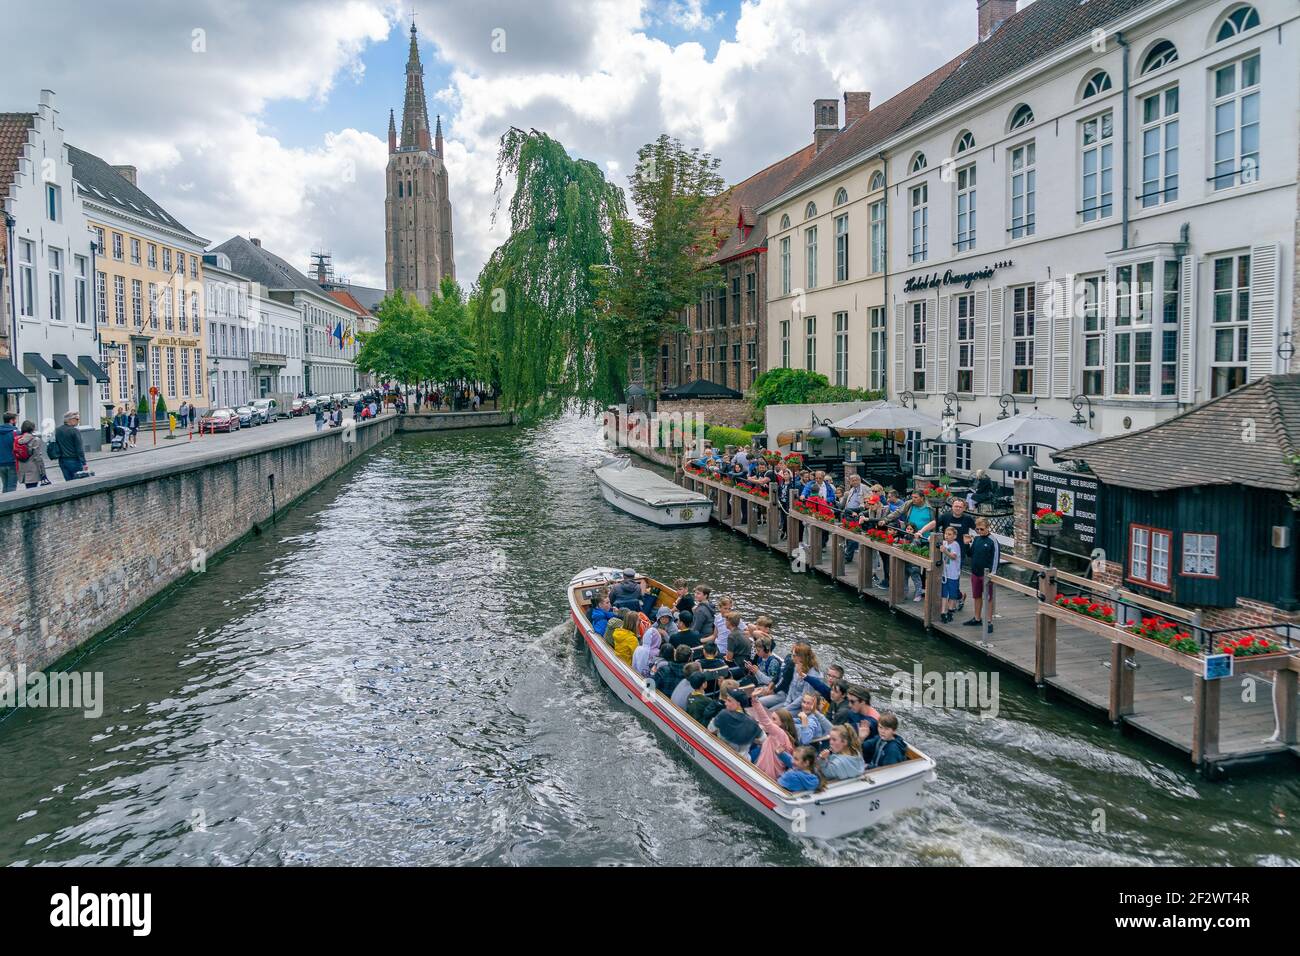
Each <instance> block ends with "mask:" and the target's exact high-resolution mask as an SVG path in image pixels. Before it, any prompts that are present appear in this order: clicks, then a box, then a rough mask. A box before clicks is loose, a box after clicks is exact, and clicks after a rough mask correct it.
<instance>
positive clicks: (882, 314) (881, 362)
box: [867, 305, 889, 390]
mask: <svg viewBox="0 0 1300 956" xmlns="http://www.w3.org/2000/svg"><path fill="white" fill-rule="evenodd" d="M877 320H879V321H877ZM867 322H868V328H869V329H870V334H871V339H870V343H869V346H868V348H869V349H870V355H871V368H870V370H869V371H868V372H867V380H868V383H869V384H870V386H871V388H872V389H876V390H883V389H884V387H885V363H886V362H888V361H889V320H888V315H887V313H886V310H885V307H884V306H883V305H873V306H871V307H869V308H868V310H867Z"/></svg>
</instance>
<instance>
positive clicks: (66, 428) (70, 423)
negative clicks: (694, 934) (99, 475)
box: [50, 412, 86, 481]
mask: <svg viewBox="0 0 1300 956" xmlns="http://www.w3.org/2000/svg"><path fill="white" fill-rule="evenodd" d="M80 424H81V415H80V414H79V413H77V412H68V413H67V414H66V415H64V416H63V424H62V425H60V426H59V427H58V428H56V429H54V441H52V442H51V443H50V449H51V450H52V451H53V452H54V456H55V457H57V458H58V459H59V471H61V472H63V480H64V481H72V480H74V479H75V478H77V477H78V473H79V472H83V471H85V470H86V448H85V446H84V445H83V444H82V442H81V430H80V429H79V428H77V426H78V425H80Z"/></svg>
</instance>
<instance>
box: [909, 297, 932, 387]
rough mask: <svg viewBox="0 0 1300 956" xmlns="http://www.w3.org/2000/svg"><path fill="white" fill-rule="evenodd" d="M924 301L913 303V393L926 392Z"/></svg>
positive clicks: (925, 303) (925, 304)
mask: <svg viewBox="0 0 1300 956" xmlns="http://www.w3.org/2000/svg"><path fill="white" fill-rule="evenodd" d="M928 305H929V303H928V302H926V301H925V300H924V299H922V300H921V301H920V302H913V303H912V391H914V392H924V391H925V347H926V330H925V319H926V307H927V306H928Z"/></svg>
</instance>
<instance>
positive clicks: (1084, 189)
mask: <svg viewBox="0 0 1300 956" xmlns="http://www.w3.org/2000/svg"><path fill="white" fill-rule="evenodd" d="M1107 123H1109V125H1110V131H1109V132H1107V130H1106V127H1107ZM1089 127H1095V135H1096V138H1095V139H1094V140H1093V141H1092V142H1091V143H1090V142H1088V130H1089ZM1078 129H1079V140H1078V149H1079V216H1080V217H1081V220H1082V221H1083V222H1084V223H1092V222H1101V221H1102V220H1104V219H1109V218H1110V217H1111V216H1112V215H1113V214H1114V212H1115V111H1114V110H1112V109H1105V110H1102V111H1101V112H1100V113H1097V114H1096V115H1094V116H1089V117H1087V118H1085V119H1082V120H1080V121H1079V126H1078ZM1089 161H1094V162H1095V164H1096V165H1095V166H1094V168H1093V170H1092V171H1091V172H1089V170H1088V163H1089ZM1090 177H1091V178H1092V179H1093V180H1094V183H1093V189H1092V192H1091V193H1090V192H1089V189H1088V180H1089V178H1090ZM1108 181H1109V189H1107V182H1108Z"/></svg>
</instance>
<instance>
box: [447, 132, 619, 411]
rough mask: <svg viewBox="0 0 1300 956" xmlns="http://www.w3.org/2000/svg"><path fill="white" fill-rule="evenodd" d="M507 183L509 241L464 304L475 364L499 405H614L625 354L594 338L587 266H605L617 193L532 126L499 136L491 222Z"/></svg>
mask: <svg viewBox="0 0 1300 956" xmlns="http://www.w3.org/2000/svg"><path fill="white" fill-rule="evenodd" d="M507 177H510V178H513V180H514V193H513V195H512V196H511V199H510V207H509V212H510V238H509V239H507V240H506V242H505V243H504V244H503V245H501V246H500V247H498V248H497V250H496V251H495V252H493V253H492V255H491V256H490V257H489V258H488V261H487V263H486V264H485V265H484V267H483V271H482V272H481V273H480V275H479V278H478V282H477V288H476V289H475V291H474V294H473V296H472V297H471V299H470V302H471V303H472V307H473V308H472V313H471V315H472V326H473V338H474V346H475V349H476V351H477V352H478V367H479V368H480V369H483V368H489V369H491V370H493V371H496V372H498V373H499V384H500V387H501V403H502V406H503V407H506V408H514V409H522V410H526V411H528V412H540V411H550V410H554V409H557V408H559V407H561V406H563V405H565V404H569V403H577V404H579V405H581V406H584V407H594V406H596V405H598V404H602V403H608V402H612V401H615V400H617V399H618V398H619V397H620V396H621V394H622V380H623V377H624V368H625V363H626V354H625V353H620V351H619V346H618V344H617V343H614V342H611V341H610V340H609V339H608V338H607V337H603V336H602V335H601V334H600V331H601V330H600V328H599V326H598V324H597V321H596V316H595V299H596V292H595V288H594V285H593V273H592V267H593V266H600V265H606V264H608V263H609V261H610V232H611V229H612V228H613V224H614V223H616V222H619V221H620V220H623V219H626V217H627V207H626V203H625V201H624V198H623V191H622V190H621V189H619V188H618V187H617V186H615V185H613V184H611V183H609V182H608V181H606V179H605V177H604V175H603V174H602V173H601V171H600V168H599V167H598V166H597V165H596V164H595V163H592V162H590V161H589V160H583V159H574V158H572V157H571V156H569V154H568V152H566V151H565V149H564V147H563V146H562V145H561V144H560V143H559V142H557V141H556V140H554V139H552V138H551V137H549V136H547V135H546V134H545V133H540V132H538V131H537V130H531V131H529V132H524V131H523V130H520V129H514V128H511V129H510V130H508V131H507V132H506V133H505V135H503V136H502V137H501V147H500V151H499V152H498V155H497V179H496V196H497V209H496V210H494V211H493V214H492V218H493V221H494V222H495V221H496V216H497V213H498V212H499V211H500V202H501V198H502V195H503V192H504V186H505V180H506V178H507Z"/></svg>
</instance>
